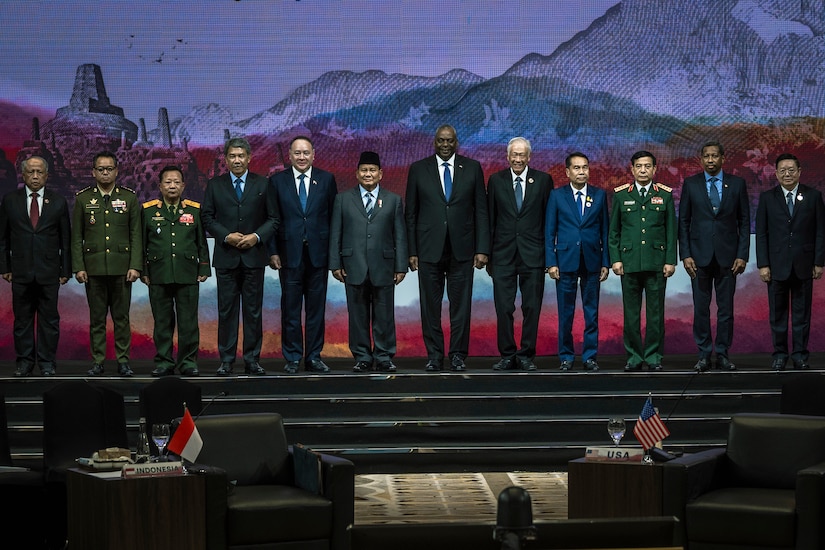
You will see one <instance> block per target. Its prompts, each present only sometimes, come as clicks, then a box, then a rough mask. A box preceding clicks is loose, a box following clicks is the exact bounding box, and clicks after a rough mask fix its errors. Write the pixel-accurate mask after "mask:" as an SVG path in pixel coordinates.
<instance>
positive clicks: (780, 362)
mask: <svg viewBox="0 0 825 550" xmlns="http://www.w3.org/2000/svg"><path fill="white" fill-rule="evenodd" d="M787 362H788V360H787V359H774V360H773V363H771V368H772V369H773V370H775V371H780V370H785V363H787Z"/></svg>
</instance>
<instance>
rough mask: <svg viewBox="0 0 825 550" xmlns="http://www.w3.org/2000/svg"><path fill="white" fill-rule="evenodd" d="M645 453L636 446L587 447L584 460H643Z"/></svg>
mask: <svg viewBox="0 0 825 550" xmlns="http://www.w3.org/2000/svg"><path fill="white" fill-rule="evenodd" d="M644 455H645V453H644V451H643V450H642V449H641V448H634V447H587V449H586V450H585V452H584V460H585V461H587V462H641V461H642V458H643V457H644Z"/></svg>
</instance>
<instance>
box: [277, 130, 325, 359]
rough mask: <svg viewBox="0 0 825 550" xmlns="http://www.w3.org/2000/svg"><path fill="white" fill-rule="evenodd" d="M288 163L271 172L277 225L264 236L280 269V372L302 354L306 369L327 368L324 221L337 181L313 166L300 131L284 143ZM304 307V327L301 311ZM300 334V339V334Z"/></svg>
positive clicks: (312, 151)
mask: <svg viewBox="0 0 825 550" xmlns="http://www.w3.org/2000/svg"><path fill="white" fill-rule="evenodd" d="M289 160H290V163H291V164H292V166H291V167H289V168H287V169H286V170H283V171H282V172H279V173H277V174H275V175H274V176H271V177H270V178H269V182H270V186H271V187H272V190H273V191H274V193H275V196H276V198H277V202H278V214H279V219H280V226H279V228H278V231H277V233H276V234H275V237H274V238H273V239H271V240H270V241H269V254H270V256H269V267H271V268H272V269H277V270H280V276H279V279H280V282H281V351H282V353H283V355H284V359H286V365H285V366H284V372H287V373H289V374H294V373H296V372H298V370H299V369H300V366H301V359H302V358H303V359H304V370H306V371H307V372H316V373H322V372H329V367H328V366H327V365H326V363H324V361H323V360H321V350H322V349H323V348H324V312H325V309H326V301H327V277H328V274H329V271H328V267H329V227H330V220H331V219H332V206H333V204H334V203H335V195H336V194H337V193H338V185H337V183H336V182H335V176H333V175H332V174H331V173H329V172H326V171H324V170H321V169H320V168H315V167H314V166H312V163H313V162H314V161H315V148H314V146H313V144H312V141H311V140H310V139H309V138H308V137H306V136H298V137H296V138H294V139H293V140H292V141H291V142H290V144H289ZM302 309H303V310H305V311H306V326H305V329H306V330H305V331H304V330H302V328H301V311H302ZM305 337H306V340H305Z"/></svg>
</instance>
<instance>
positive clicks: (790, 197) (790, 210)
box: [786, 191, 793, 216]
mask: <svg viewBox="0 0 825 550" xmlns="http://www.w3.org/2000/svg"><path fill="white" fill-rule="evenodd" d="M786 198H787V199H788V214H790V215H791V216H793V191H788V196H787V197H786Z"/></svg>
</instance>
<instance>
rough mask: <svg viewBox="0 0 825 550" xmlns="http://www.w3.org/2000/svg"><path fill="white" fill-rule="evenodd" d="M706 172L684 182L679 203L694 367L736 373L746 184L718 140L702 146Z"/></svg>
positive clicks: (746, 241)
mask: <svg viewBox="0 0 825 550" xmlns="http://www.w3.org/2000/svg"><path fill="white" fill-rule="evenodd" d="M699 161H700V162H701V163H702V168H704V170H703V171H702V172H699V173H698V174H695V175H693V176H690V177H689V178H685V181H684V183H683V184H682V196H681V198H680V200H679V255H680V256H681V258H682V263H683V264H684V266H685V271H687V274H688V275H690V279H691V286H692V287H693V339H694V340H695V341H696V345H697V347H698V348H699V360H698V361H697V363H696V365H695V366H694V369H696V370H697V371H698V372H705V371H707V370H709V369H710V365H711V363H710V361H711V358H710V356H711V352H713V350H714V348H715V350H716V368H717V369H722V370H727V371H731V370H736V366H735V365H734V364H733V363H731V361H730V359H729V358H728V350H729V349H730V345H731V341H732V340H733V294H734V292H735V291H736V276H737V275H739V274H741V273H742V272H744V271H745V266H746V265H747V264H748V255H749V252H750V244H751V229H750V226H751V219H750V205H749V202H750V200H749V198H748V188H747V185H746V184H745V180H743V179H742V178H740V177H737V176H734V175H731V174H728V173H725V172H722V164H723V163H724V162H725V150H724V149H723V148H722V144H721V143H719V142H717V141H708V142H707V143H705V144H704V145H703V146H702V151H701V156H700V157H699ZM714 289H716V308H717V310H716V343H715V345H714V342H713V339H712V336H711V329H710V301H711V294H712V293H713V290H714Z"/></svg>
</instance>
